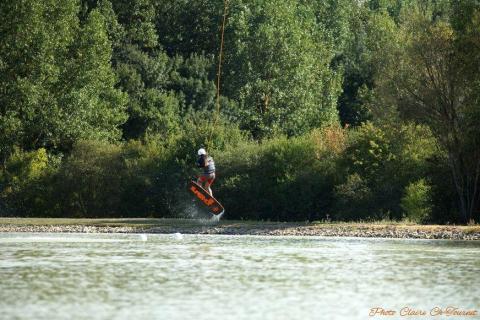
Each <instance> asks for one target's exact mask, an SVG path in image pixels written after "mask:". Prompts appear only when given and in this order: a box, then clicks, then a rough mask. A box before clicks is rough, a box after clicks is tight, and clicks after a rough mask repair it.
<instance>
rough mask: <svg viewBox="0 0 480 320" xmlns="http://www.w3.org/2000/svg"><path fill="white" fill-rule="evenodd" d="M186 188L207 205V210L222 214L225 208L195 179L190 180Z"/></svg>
mask: <svg viewBox="0 0 480 320" xmlns="http://www.w3.org/2000/svg"><path fill="white" fill-rule="evenodd" d="M188 190H189V191H190V192H191V193H193V195H194V196H195V198H197V199H198V200H199V201H200V202H201V203H203V204H204V205H205V206H207V207H208V210H209V211H210V212H211V213H213V214H214V215H219V214H222V213H223V212H224V211H225V209H224V208H223V206H222V205H221V204H220V202H218V201H217V199H215V198H214V197H212V196H211V195H210V194H209V193H208V192H207V190H205V189H203V188H202V186H200V185H199V184H198V183H197V182H196V181H194V180H191V181H190V182H189V184H188Z"/></svg>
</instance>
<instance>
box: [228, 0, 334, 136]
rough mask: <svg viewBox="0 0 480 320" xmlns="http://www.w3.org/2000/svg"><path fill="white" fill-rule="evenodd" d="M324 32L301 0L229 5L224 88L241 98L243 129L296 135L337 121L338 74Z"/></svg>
mask: <svg viewBox="0 0 480 320" xmlns="http://www.w3.org/2000/svg"><path fill="white" fill-rule="evenodd" d="M322 32H323V29H322V26H321V25H320V24H317V23H316V16H315V12H314V10H313V9H312V7H311V6H309V5H306V4H300V3H298V2H297V1H287V2H285V1H266V2H263V1H255V2H253V3H252V2H249V3H246V2H245V3H244V2H240V1H238V2H235V3H232V4H231V7H230V15H229V18H228V27H227V32H226V39H227V40H226V44H225V66H224V70H225V72H224V92H225V95H226V96H228V97H229V98H232V99H234V100H237V101H238V102H239V105H240V117H239V118H240V119H241V120H240V121H241V126H242V128H244V129H247V130H249V131H250V132H252V133H253V135H254V136H256V137H264V136H269V135H273V134H275V133H279V132H280V133H286V134H287V135H298V134H301V133H303V132H306V131H308V130H309V129H311V128H314V127H318V126H321V125H323V124H327V123H331V122H332V121H336V119H337V115H336V110H335V107H336V103H337V98H338V95H339V92H340V77H339V74H337V73H335V72H334V71H333V70H332V69H331V68H330V62H331V60H332V57H333V50H332V45H331V43H328V42H326V41H324V38H323V33H322Z"/></svg>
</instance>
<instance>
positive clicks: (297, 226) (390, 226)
mask: <svg viewBox="0 0 480 320" xmlns="http://www.w3.org/2000/svg"><path fill="white" fill-rule="evenodd" d="M10 232H35V233H39V232H40V233H47V232H49V233H146V234H173V233H182V234H218V235H264V236H325V237H357V238H394V239H449V240H472V241H477V240H480V226H478V225H475V226H454V225H414V224H397V223H295V222H253V221H228V220H222V221H219V222H215V221H210V220H193V219H42V218H40V219H29V218H0V233H10Z"/></svg>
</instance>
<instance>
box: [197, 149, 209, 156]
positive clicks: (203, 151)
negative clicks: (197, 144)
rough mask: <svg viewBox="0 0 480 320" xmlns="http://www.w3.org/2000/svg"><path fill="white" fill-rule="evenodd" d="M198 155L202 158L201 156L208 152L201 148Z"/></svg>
mask: <svg viewBox="0 0 480 320" xmlns="http://www.w3.org/2000/svg"><path fill="white" fill-rule="evenodd" d="M197 153H198V155H199V156H201V155H204V154H207V151H205V149H203V148H200V149H198V152H197Z"/></svg>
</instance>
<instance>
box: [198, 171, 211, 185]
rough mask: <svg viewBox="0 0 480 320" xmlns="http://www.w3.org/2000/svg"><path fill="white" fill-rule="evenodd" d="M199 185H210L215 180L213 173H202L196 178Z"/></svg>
mask: <svg viewBox="0 0 480 320" xmlns="http://www.w3.org/2000/svg"><path fill="white" fill-rule="evenodd" d="M198 179H199V180H200V182H201V183H205V181H206V182H207V183H208V184H209V185H210V184H212V183H213V181H214V180H215V172H212V173H203V174H202V175H201V176H200V177H198Z"/></svg>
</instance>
